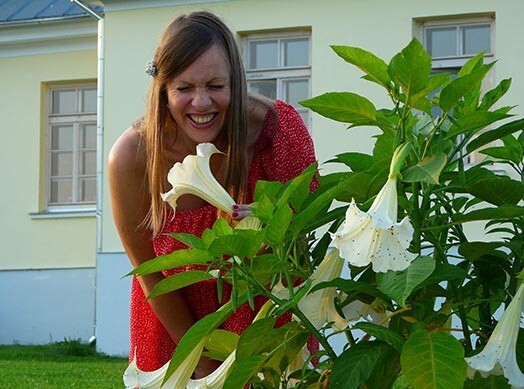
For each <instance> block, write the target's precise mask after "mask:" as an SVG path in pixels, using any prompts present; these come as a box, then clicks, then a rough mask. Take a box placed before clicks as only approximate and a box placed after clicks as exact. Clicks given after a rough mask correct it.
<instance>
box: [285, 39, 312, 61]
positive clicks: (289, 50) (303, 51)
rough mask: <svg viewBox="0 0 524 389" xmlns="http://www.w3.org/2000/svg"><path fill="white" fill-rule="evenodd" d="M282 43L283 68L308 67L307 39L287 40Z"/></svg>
mask: <svg viewBox="0 0 524 389" xmlns="http://www.w3.org/2000/svg"><path fill="white" fill-rule="evenodd" d="M283 43H284V66H309V39H307V38H298V39H287V40H285V41H284V42H283Z"/></svg>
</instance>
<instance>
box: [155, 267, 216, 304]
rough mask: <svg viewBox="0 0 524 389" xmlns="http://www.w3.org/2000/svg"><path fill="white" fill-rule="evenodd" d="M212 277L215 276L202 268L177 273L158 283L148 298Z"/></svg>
mask: <svg viewBox="0 0 524 389" xmlns="http://www.w3.org/2000/svg"><path fill="white" fill-rule="evenodd" d="M212 278H214V277H213V276H212V275H210V274H209V273H208V272H205V271H202V270H187V271H184V272H182V273H176V274H173V275H172V276H169V277H167V278H164V279H163V280H162V281H160V282H159V283H157V284H156V285H155V287H154V288H153V290H152V291H151V293H149V295H148V296H147V298H148V299H150V298H153V297H156V296H160V295H162V294H165V293H169V292H173V291H175V290H179V289H182V288H185V287H186V286H188V285H193V284H196V283H197V282H200V281H205V280H210V279H212Z"/></svg>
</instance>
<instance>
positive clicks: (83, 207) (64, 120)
mask: <svg viewBox="0 0 524 389" xmlns="http://www.w3.org/2000/svg"><path fill="white" fill-rule="evenodd" d="M96 88H97V85H96V82H89V83H71V84H59V85H49V86H48V87H47V111H46V121H47V124H46V166H45V199H44V204H45V207H46V210H47V211H48V212H69V211H72V212H78V211H93V210H95V209H96V200H94V201H79V200H78V197H79V193H78V184H79V181H80V179H81V178H94V179H95V182H96V166H95V172H94V173H93V174H88V175H82V176H81V175H80V173H79V153H80V151H95V153H96V152H97V150H96V144H95V147H94V148H82V149H81V148H80V138H79V137H80V129H81V126H82V125H85V124H90V125H94V126H95V127H96V125H97V112H96V107H95V112H86V113H80V109H79V107H81V106H82V93H81V91H83V90H86V89H95V90H96ZM61 90H75V92H76V94H77V112H76V113H69V114H54V113H53V112H52V110H53V92H55V91H61ZM57 124H67V125H72V126H73V149H72V154H73V155H72V165H73V166H72V178H71V179H72V198H73V201H72V202H70V203H52V202H51V186H52V178H53V176H52V174H51V173H52V170H51V169H52V154H53V151H52V144H51V142H52V128H53V126H54V125H57ZM95 161H96V158H95ZM95 163H96V162H95Z"/></svg>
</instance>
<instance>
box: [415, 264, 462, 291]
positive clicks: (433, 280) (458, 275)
mask: <svg viewBox="0 0 524 389" xmlns="http://www.w3.org/2000/svg"><path fill="white" fill-rule="evenodd" d="M467 275H468V274H467V273H466V271H465V270H464V269H462V268H460V267H458V266H456V265H450V264H448V263H437V264H436V267H435V270H434V271H433V273H431V275H430V276H429V277H428V278H426V279H425V280H424V281H423V282H422V283H421V284H420V285H419V287H420V288H424V287H426V286H431V285H435V284H438V283H440V282H442V281H456V280H464V279H465V278H466V276H467Z"/></svg>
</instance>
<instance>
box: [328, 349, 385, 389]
mask: <svg viewBox="0 0 524 389" xmlns="http://www.w3.org/2000/svg"><path fill="white" fill-rule="evenodd" d="M387 347H389V346H387V345H386V344H385V343H382V342H365V343H357V344H355V345H353V346H351V347H350V348H348V349H347V350H346V351H344V352H343V353H342V354H340V355H339V356H338V358H337V359H335V363H333V368H332V371H331V377H330V379H329V387H330V388H337V389H358V388H360V385H361V384H362V383H363V382H364V381H366V380H367V379H368V378H369V377H370V375H371V372H372V370H373V369H374V367H375V365H376V364H377V362H378V361H379V359H380V356H381V354H382V353H383V352H384V351H385V350H387Z"/></svg>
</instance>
